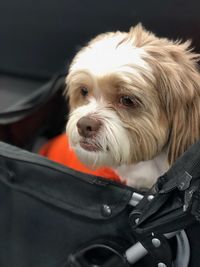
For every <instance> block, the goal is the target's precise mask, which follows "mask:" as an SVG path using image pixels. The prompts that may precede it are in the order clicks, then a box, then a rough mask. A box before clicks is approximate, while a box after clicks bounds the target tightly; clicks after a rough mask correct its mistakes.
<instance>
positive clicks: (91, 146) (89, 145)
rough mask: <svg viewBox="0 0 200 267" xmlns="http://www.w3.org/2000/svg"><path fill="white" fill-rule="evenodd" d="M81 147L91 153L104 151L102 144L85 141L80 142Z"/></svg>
mask: <svg viewBox="0 0 200 267" xmlns="http://www.w3.org/2000/svg"><path fill="white" fill-rule="evenodd" d="M80 146H81V147H82V148H83V149H85V150H87V151H90V152H98V151H102V146H101V145H100V144H98V143H95V142H91V141H88V140H85V139H83V140H81V141H80Z"/></svg>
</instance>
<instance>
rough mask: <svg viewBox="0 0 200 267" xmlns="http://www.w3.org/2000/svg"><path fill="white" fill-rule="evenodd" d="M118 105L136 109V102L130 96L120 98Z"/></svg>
mask: <svg viewBox="0 0 200 267" xmlns="http://www.w3.org/2000/svg"><path fill="white" fill-rule="evenodd" d="M119 103H120V105H122V106H125V107H137V105H138V102H137V101H136V99H135V98H134V97H131V96H127V95H125V96H121V97H120V99H119Z"/></svg>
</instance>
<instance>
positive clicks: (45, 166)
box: [0, 143, 200, 267]
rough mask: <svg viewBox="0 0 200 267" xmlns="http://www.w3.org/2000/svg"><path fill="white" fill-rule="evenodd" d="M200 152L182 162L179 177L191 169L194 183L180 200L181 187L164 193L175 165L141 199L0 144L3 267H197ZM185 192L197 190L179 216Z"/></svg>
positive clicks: (0, 259) (131, 191) (0, 249)
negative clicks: (185, 230)
mask: <svg viewBox="0 0 200 267" xmlns="http://www.w3.org/2000/svg"><path fill="white" fill-rule="evenodd" d="M199 147H200V144H197V145H196V146H193V147H192V148H191V150H189V151H188V152H187V153H186V154H185V155H184V156H183V158H182V159H181V161H182V162H185V160H187V164H185V165H182V166H183V167H182V169H181V173H184V172H182V170H183V169H184V167H185V168H186V170H187V172H188V173H191V172H190V170H191V169H190V168H189V167H192V169H193V170H194V172H193V173H192V176H193V177H194V180H192V179H190V181H189V183H186V184H187V186H185V187H184V188H183V187H182V188H181V190H180V192H179V189H180V188H179V187H178V186H175V187H173V189H171V190H165V191H164V192H163V191H162V190H164V189H166V188H167V186H165V185H167V184H168V183H169V181H170V180H171V179H172V180H171V181H173V178H174V177H176V176H177V172H176V170H178V169H177V166H178V167H180V162H181V161H179V162H178V163H177V164H178V165H176V164H175V166H174V167H173V168H172V169H171V170H170V171H169V172H168V174H167V175H165V176H164V177H165V178H161V180H159V182H158V184H157V185H156V187H155V188H157V189H156V190H155V188H154V189H152V190H153V191H152V190H151V191H149V192H148V193H147V194H146V196H145V197H144V198H143V195H141V194H139V193H138V192H136V191H135V190H134V189H133V188H129V187H127V186H124V185H119V184H117V183H114V182H111V181H109V180H105V179H102V178H99V177H95V176H91V175H86V174H82V173H78V172H76V171H73V170H71V169H68V168H66V167H65V166H62V165H59V164H57V163H54V162H51V161H49V160H48V159H46V158H43V157H41V156H38V155H36V154H32V153H29V152H27V151H24V150H20V149H18V148H16V147H13V146H10V145H7V144H5V143H0V214H1V216H0V266H2V267H11V266H16V267H27V266H29V267H69V266H71V267H75V266H76V267H78V266H80V267H84V266H85V267H94V266H100V267H112V266H119V267H120V266H121V267H123V266H136V267H147V266H148V267H154V266H159V267H162V266H163V267H165V266H167V267H168V266H175V267H185V266H190V267H198V266H199V253H198V247H199V243H200V240H199V238H198V236H199V234H198V233H199V230H200V227H199V223H198V222H197V221H198V220H199V217H198V214H199V182H197V181H198V180H199V166H197V165H196V164H197V162H198V161H199V155H197V154H196V153H197V152H198V151H200V149H199ZM198 154H199V153H198ZM192 155H193V159H194V160H192V161H189V159H190V157H191V156H192ZM194 155H195V157H194ZM189 162H192V164H190V163H189ZM179 170H180V169H179ZM195 173H196V174H197V175H196V176H195ZM171 174H172V176H173V177H171V176H170V175H171ZM166 177H167V178H166ZM175 181H178V182H177V183H175V184H176V185H178V184H179V181H181V182H182V181H185V180H184V179H182V180H181V179H178V180H175ZM193 181H194V183H193ZM193 185H195V186H193ZM178 188H179V189H178ZM189 188H195V190H194V191H193V194H192V197H191V198H190V200H189V202H188V203H189V205H188V206H187V209H185V208H184V209H183V207H184V205H185V202H184V201H185V192H186V190H187V189H189ZM174 190H175V191H174ZM174 192H175V193H174ZM178 193H179V194H178ZM152 194H154V198H153V197H149V196H152ZM163 195H164V197H163ZM176 195H179V198H177V197H176ZM186 195H187V194H186ZM142 198H143V200H141V201H140V202H139V200H140V199H142ZM169 199H171V201H168V200H169ZM138 202H139V204H138ZM172 203H173V205H172ZM135 206H136V207H135ZM174 207H175V208H174ZM174 210H175V211H176V212H175V215H176V216H174ZM185 210H187V212H186V213H185ZM177 214H178V215H179V216H178V223H176V222H177V220H176V219H177ZM181 214H183V216H182V218H183V223H181V220H180V216H181ZM195 217H196V218H197V220H196V219H195ZM138 218H139V221H138ZM174 222H175V224H174ZM183 228H184V229H187V234H186V233H185V232H184V231H180V230H182V229H183ZM174 231H176V232H175V233H174ZM169 233H170V234H169ZM173 236H175V237H173ZM169 238H171V239H169ZM188 239H189V241H188ZM145 255H146V256H145ZM188 262H189V265H188ZM173 264H174V265H173Z"/></svg>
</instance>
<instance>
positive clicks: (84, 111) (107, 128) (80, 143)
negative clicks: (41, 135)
mask: <svg viewBox="0 0 200 267" xmlns="http://www.w3.org/2000/svg"><path fill="white" fill-rule="evenodd" d="M190 45H191V42H190V41H186V42H181V41H171V40H168V39H167V38H159V37H157V36H156V35H154V34H153V33H152V32H149V31H147V30H146V29H145V28H144V27H143V26H142V25H141V24H138V25H136V26H135V27H132V28H131V29H130V31H129V32H120V31H117V32H108V33H104V34H100V35H98V36H97V37H96V38H94V39H92V40H91V41H90V42H89V43H88V44H87V45H86V46H85V47H83V48H82V49H81V50H80V51H79V52H78V53H77V54H76V55H75V57H74V59H73V60H72V63H71V65H70V68H69V72H68V75H67V77H66V95H67V97H68V99H69V106H70V115H69V120H68V123H67V127H66V131H67V135H68V137H69V140H70V146H71V147H72V148H73V149H74V151H75V153H76V154H77V156H78V158H79V159H80V160H81V161H82V162H83V163H84V164H86V165H88V166H90V167H91V168H98V167H101V166H109V167H111V168H112V169H114V170H115V172H116V173H117V174H118V175H119V176H120V178H121V179H122V180H125V181H126V183H127V185H129V186H132V187H134V188H136V189H140V190H141V189H142V190H147V189H148V188H150V187H152V185H153V184H154V183H155V182H156V180H157V179H158V177H159V176H161V175H163V174H164V173H165V172H166V171H167V170H168V169H169V168H170V166H171V165H172V164H173V162H174V161H175V160H176V159H177V158H178V157H179V156H180V155H182V154H183V153H184V151H186V150H187V148H188V147H189V146H190V145H191V144H193V143H195V142H196V141H197V140H198V139H199V137H200V75H199V71H198V60H199V55H198V54H196V53H194V52H193V50H192V49H191V48H190Z"/></svg>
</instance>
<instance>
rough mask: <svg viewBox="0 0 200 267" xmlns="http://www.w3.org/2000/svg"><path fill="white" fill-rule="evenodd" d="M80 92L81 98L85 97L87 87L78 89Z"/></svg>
mask: <svg viewBox="0 0 200 267" xmlns="http://www.w3.org/2000/svg"><path fill="white" fill-rule="evenodd" d="M80 91H81V95H82V96H87V95H88V89H87V87H81V88H80Z"/></svg>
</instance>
